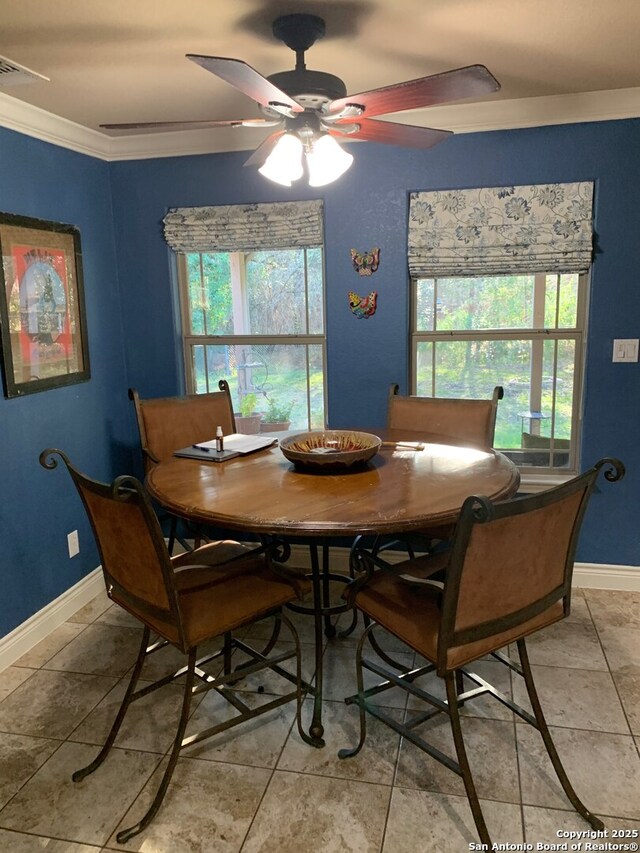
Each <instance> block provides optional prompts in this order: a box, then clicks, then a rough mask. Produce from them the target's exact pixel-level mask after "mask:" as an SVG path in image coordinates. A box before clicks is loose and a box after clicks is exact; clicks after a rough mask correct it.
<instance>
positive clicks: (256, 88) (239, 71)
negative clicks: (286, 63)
mask: <svg viewBox="0 0 640 853" xmlns="http://www.w3.org/2000/svg"><path fill="white" fill-rule="evenodd" d="M187 59H190V60H191V61H192V62H195V63H196V64H197V65H201V66H202V67H203V68H206V70H207V71H210V72H211V73H212V74H215V75H216V77H220V78H222V80H226V81H227V83H231V85H232V86H235V87H236V89H239V90H240V91H241V92H244V94H245V95H248V96H249V97H250V98H252V99H253V100H254V101H257V102H258V103H259V104H262V106H263V107H273V106H274V104H276V105H278V106H284V107H287V112H293V113H301V112H303V110H304V107H301V106H300V104H299V103H297V101H294V100H293V98H290V97H289V95H286V94H285V93H284V92H283V91H282V90H281V89H278V87H277V86H274V85H273V83H270V82H269V81H268V80H267V78H266V77H263V76H262V74H260V73H259V72H258V71H256V70H255V68H252V67H251V66H250V65H247V63H246V62H243V61H242V60H241V59H227V58H226V57H224V56H199V55H197V54H194V53H188V54H187Z"/></svg>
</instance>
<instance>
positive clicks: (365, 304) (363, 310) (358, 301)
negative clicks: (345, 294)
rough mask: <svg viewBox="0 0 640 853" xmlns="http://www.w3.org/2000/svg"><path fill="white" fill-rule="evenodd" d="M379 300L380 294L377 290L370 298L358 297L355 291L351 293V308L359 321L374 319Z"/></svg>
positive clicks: (373, 291) (372, 292)
mask: <svg viewBox="0 0 640 853" xmlns="http://www.w3.org/2000/svg"><path fill="white" fill-rule="evenodd" d="M377 300H378V294H377V293H376V291H375V290H372V291H371V293H370V294H369V295H368V296H358V294H357V293H355V291H353V290H350V291H349V307H350V308H351V312H352V314H354V315H355V316H356V317H357V318H358V320H362V319H367V318H368V317H373V315H374V314H375V313H376V302H377Z"/></svg>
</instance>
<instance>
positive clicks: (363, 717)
mask: <svg viewBox="0 0 640 853" xmlns="http://www.w3.org/2000/svg"><path fill="white" fill-rule="evenodd" d="M372 626H373V623H371V624H370V625H369V627H368V628H365V630H364V632H363V634H362V637H361V638H360V642H359V643H358V648H357V650H356V682H357V687H358V693H357V696H358V700H357V701H358V710H359V712H360V740H359V741H358V743H357V744H356V745H355V746H354V747H353V748H351V749H340V750H338V758H353V756H354V755H357V754H358V753H359V752H360V750H361V749H362V747H363V746H364V742H365V740H366V737H367V712H366V709H365V704H364V702H365V700H364V699H363V698H362V694H363V693H364V676H363V674H362V672H363V670H362V649H363V648H364V643H365V640H366V639H367V637H368V635H369V633H370V631H371V629H372Z"/></svg>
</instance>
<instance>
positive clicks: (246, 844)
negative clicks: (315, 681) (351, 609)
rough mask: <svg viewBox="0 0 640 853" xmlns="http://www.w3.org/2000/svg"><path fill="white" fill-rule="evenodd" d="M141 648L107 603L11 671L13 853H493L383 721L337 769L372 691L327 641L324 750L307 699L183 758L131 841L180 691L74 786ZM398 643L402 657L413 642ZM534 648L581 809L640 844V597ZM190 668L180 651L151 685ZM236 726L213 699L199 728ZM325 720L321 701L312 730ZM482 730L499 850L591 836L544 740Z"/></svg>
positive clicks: (491, 708)
mask: <svg viewBox="0 0 640 853" xmlns="http://www.w3.org/2000/svg"><path fill="white" fill-rule="evenodd" d="M343 618H344V617H343ZM297 624H298V626H299V630H300V633H301V637H302V640H303V652H304V656H305V659H306V661H307V662H308V663H307V667H306V668H307V671H308V669H309V666H310V665H311V664H310V662H311V661H312V660H313V654H312V652H313V647H312V645H311V639H312V633H311V630H310V628H311V626H310V624H309V621H308V620H306V621H305V617H297ZM251 633H252V634H254V635H256V634H259V633H260V626H256V628H255V629H254V630H253V631H252V632H251ZM138 636H139V630H138V628H137V627H136V626H135V624H134V623H133V622H132V620H131V619H130V617H128V616H127V615H126V614H124V613H123V612H122V611H120V610H119V609H118V608H116V607H115V606H113V605H111V603H110V602H109V601H108V599H107V598H106V596H102V595H101V596H99V597H98V598H96V599H95V600H94V601H92V602H91V603H90V604H89V605H87V606H86V607H84V608H83V609H82V610H80V611H79V612H78V613H76V614H75V616H74V617H73V618H72V619H70V620H69V621H68V622H67V623H65V624H64V625H62V626H61V627H60V628H58V629H57V630H56V631H54V632H53V633H52V634H51V635H50V636H49V637H48V638H47V639H46V640H44V641H43V642H41V643H40V644H39V645H38V646H36V647H35V648H34V649H32V650H31V651H30V652H29V653H28V654H27V655H25V656H24V657H23V658H21V659H20V660H19V661H17V663H16V664H15V665H14V666H12V667H10V668H9V669H7V670H5V671H4V672H2V673H0V744H1V746H0V753H1V754H0V851H2V852H3V853H4V851H7V853H31V851H34V853H35V851H43V850H44V851H49V853H90V851H93V853H98V851H105V850H123V849H125V850H129V851H144V853H218V851H220V853H232V851H242V853H270V852H271V851H274V853H275V851H277V853H305V852H306V851H314V853H316V852H317V851H328V853H343V851H349V852H351V851H352V852H353V853H424V851H438V853H447V851H464V850H469V849H470V845H471V844H472V843H473V842H477V837H476V834H475V829H474V825H473V822H472V819H471V814H470V811H469V807H468V805H467V802H466V799H465V797H464V792H463V788H462V785H461V783H460V780H459V779H458V778H457V777H456V776H454V775H453V774H452V773H450V772H449V771H447V770H445V768H443V767H442V766H441V765H439V764H437V763H436V762H434V761H432V760H431V759H429V758H427V757H426V756H425V755H424V754H423V753H420V752H419V751H418V750H416V749H415V747H413V746H412V745H411V744H406V743H402V744H401V743H400V742H399V739H398V737H397V736H396V735H395V734H394V733H393V732H391V731H389V730H388V729H386V728H385V727H383V726H381V725H376V724H375V722H374V723H372V724H370V729H369V737H368V740H367V742H366V745H365V747H364V749H363V750H362V752H361V753H360V754H359V755H358V756H357V757H355V758H353V759H351V760H347V761H341V760H339V759H338V757H337V751H338V749H339V748H341V747H344V746H348V745H350V744H353V743H354V742H355V739H356V737H357V715H356V714H355V713H354V709H353V708H347V706H345V705H344V703H343V702H342V701H341V700H342V697H344V696H345V695H347V694H348V693H350V692H352V691H353V686H354V673H353V650H354V642H355V641H354V639H353V638H349V639H335V640H331V641H327V644H326V652H325V673H326V678H327V682H328V683H327V689H326V701H325V706H324V724H325V737H326V742H327V745H326V747H325V748H324V749H321V750H317V749H313V748H311V747H309V746H306V745H305V744H304V743H303V742H302V741H301V739H300V738H299V736H298V735H297V733H296V731H295V727H294V725H293V722H294V720H293V708H292V706H290V705H289V706H285V707H284V708H280V709H278V710H277V711H275V712H273V713H272V714H271V715H270V716H265V717H263V718H261V719H258V720H255V721H252V722H251V723H249V724H245V726H244V727H242V726H241V727H238V728H237V729H235V730H234V731H232V732H230V733H229V732H228V733H224V734H221V735H218V736H217V738H215V739H213V740H211V741H207V742H205V743H204V744H200V745H198V746H196V747H193V748H192V749H191V750H190V751H187V752H185V753H183V757H182V758H181V759H180V761H179V763H178V767H177V770H176V773H175V776H174V779H173V782H172V784H171V787H170V789H169V792H168V794H167V797H166V800H165V803H164V805H163V807H162V809H161V811H160V812H159V814H158V816H157V818H156V819H155V821H154V822H153V823H152V824H151V826H150V827H149V828H148V829H147V830H146V831H145V832H144V833H143V834H141V835H138V836H136V837H135V838H133V839H132V840H131V841H130V842H129V843H128V844H127V845H125V846H124V847H123V846H122V845H118V844H117V842H116V841H115V833H116V831H117V829H118V828H119V827H122V826H127V825H130V823H132V822H134V821H135V820H136V819H137V818H138V817H139V816H141V814H142V813H143V811H144V809H145V804H146V803H148V802H149V797H150V791H151V792H153V791H154V790H155V784H156V783H157V777H158V772H159V771H160V770H161V769H162V767H163V765H164V760H165V759H164V755H165V753H166V751H167V749H168V747H169V744H170V741H171V737H172V728H173V726H174V725H175V722H176V715H177V708H178V704H179V701H180V691H179V689H178V688H176V687H175V686H171V687H169V688H166V689H165V690H164V695H162V691H161V692H160V693H156V694H154V695H153V696H151V697H147V698H146V699H145V700H142V701H141V702H140V703H138V705H137V706H134V707H133V708H132V711H131V718H130V720H128V722H127V723H126V724H125V726H124V727H123V731H122V732H121V734H120V736H119V739H118V741H117V742H116V747H115V748H114V749H113V751H112V753H111V755H110V756H109V758H108V759H107V761H106V762H105V764H103V765H102V767H101V768H100V769H99V770H98V771H96V773H94V774H93V775H91V776H89V777H88V778H87V779H85V780H84V781H82V782H81V783H79V784H74V783H72V782H71V779H70V777H71V773H72V772H73V770H75V769H77V768H79V767H82V766H84V765H85V764H86V763H88V762H89V761H90V760H91V759H92V758H93V757H94V755H95V754H96V751H97V747H96V745H97V744H100V743H101V742H102V740H103V738H104V736H105V733H106V731H107V729H108V726H109V724H110V722H111V719H112V718H113V715H114V713H115V708H116V707H117V703H118V700H119V697H120V696H121V694H122V691H123V689H124V681H123V678H124V676H125V674H126V672H127V671H128V670H129V669H130V666H131V664H132V661H133V659H134V656H135V653H136V645H137V642H138ZM389 647H390V648H395V649H396V650H397V652H398V653H399V654H401V651H400V649H399V648H398V645H397V642H393V641H390V643H389ZM529 647H530V657H531V661H532V664H533V665H534V668H535V675H536V676H537V679H538V685H539V690H540V694H541V698H542V702H543V706H544V707H545V708H546V710H547V714H548V721H549V723H550V725H551V726H552V731H553V734H554V737H555V739H556V744H557V746H558V749H559V751H560V753H561V756H562V758H563V760H564V761H565V766H566V767H567V770H568V772H569V776H570V777H571V778H572V780H573V782H574V785H575V787H576V789H577V791H578V793H579V795H581V796H582V797H583V798H584V800H585V802H586V804H587V805H588V806H589V807H590V808H591V809H592V810H593V811H594V812H596V813H597V814H599V815H600V816H601V817H602V819H603V820H604V823H605V826H606V827H607V830H608V831H609V833H611V832H612V831H613V830H614V829H615V830H621V829H625V830H629V831H630V832H632V833H633V832H634V831H635V832H638V831H640V756H639V747H640V593H624V592H613V591H596V590H585V591H583V592H577V593H576V595H575V596H574V606H573V610H572V614H571V617H570V618H569V619H568V620H566V621H565V622H563V623H560V624H558V625H556V626H553V627H551V628H550V629H548V630H547V631H546V632H543V633H541V634H539V635H537V636H536V637H535V638H533V639H532V640H531V641H530V644H529ZM180 660H181V659H180V657H179V656H178V655H177V654H176V653H174V652H172V651H170V650H165V651H164V652H162V653H161V654H160V655H159V656H158V657H157V659H156V660H155V661H153V666H149V667H147V669H146V670H145V672H144V673H143V677H146V678H147V679H152V678H155V677H156V676H157V675H158V673H162V672H166V671H170V670H171V668H173V667H175V665H176V663H178V662H179V661H180ZM407 660H408V661H411V658H410V657H409V658H407ZM478 669H479V670H480V671H482V674H486V677H488V678H490V677H491V676H493V675H495V674H496V672H497V675H496V678H497V679H498V680H499V681H500V684H501V687H502V689H504V690H507V691H509V690H511V689H513V692H514V694H515V696H516V698H517V700H518V701H521V702H522V703H523V704H525V699H524V697H523V696H522V690H521V689H520V686H519V685H514V686H513V688H512V686H511V683H510V682H511V679H510V676H509V673H508V672H507V673H506V678H505V672H504V671H503V668H502V667H501V666H500V665H498V664H495V663H491V662H486V663H482V664H481V665H479V667H478ZM514 680H515V676H514ZM388 705H389V707H390V710H389V713H390V714H397V715H402V714H403V713H404V708H403V703H402V702H400V701H398V699H397V695H395V696H393V695H391V694H390V699H389V701H388ZM219 712H220V708H219V700H218V697H214V696H213V695H211V694H209V695H208V696H207V697H206V699H204V700H203V701H202V702H201V703H200V704H199V705H198V706H197V708H196V709H195V711H194V715H195V716H196V717H198V720H200V721H201V720H202V719H206V718H212V717H214V716H215V715H216V714H217V713H219ZM309 712H310V707H309V703H308V702H307V706H306V708H305V717H306V719H307V720H308V718H309ZM428 726H429V728H430V729H431V736H432V739H433V740H434V741H435V742H436V743H437V744H440V745H442V746H443V747H444V748H449V747H450V746H451V736H450V734H449V733H448V732H447V728H446V722H445V723H441V722H439V721H438V722H435V721H430V723H429V724H428ZM464 729H465V733H466V735H467V738H468V748H469V752H470V758H471V763H472V768H473V770H474V773H475V776H476V782H477V787H478V790H479V795H480V797H481V798H482V802H483V808H484V811H485V815H486V819H487V823H488V825H489V829H490V832H491V833H492V836H493V840H494V841H495V842H498V843H500V842H502V843H509V844H523V843H529V844H533V845H534V849H535V845H536V844H537V843H545V842H548V843H553V842H555V843H559V842H561V841H562V839H559V838H558V836H557V833H558V832H559V831H562V830H565V831H569V830H586V829H588V828H589V827H588V825H587V824H586V823H584V822H583V821H582V820H581V818H580V817H578V816H577V815H576V814H575V813H574V812H573V811H572V809H571V806H570V804H569V803H568V801H567V800H566V798H565V796H564V794H563V793H562V792H561V790H560V788H559V786H558V783H557V782H556V780H555V777H554V775H553V771H552V769H551V767H550V764H549V761H548V759H547V758H546V754H545V753H544V752H543V749H542V746H541V740H540V737H539V735H538V733H537V732H535V731H534V730H532V729H530V728H529V727H528V726H526V725H524V724H522V723H521V722H514V719H513V717H512V715H511V713H510V712H508V711H506V710H505V708H504V707H502V706H500V705H498V704H489V702H488V701H487V700H486V698H485V699H481V700H478V701H477V702H476V703H475V704H474V703H470V704H468V705H467V706H466V707H465V709H464ZM608 840H609V841H615V840H616V839H614V838H612V837H610V838H609V839H608ZM628 840H632V839H628ZM582 849H584V847H583V848H582Z"/></svg>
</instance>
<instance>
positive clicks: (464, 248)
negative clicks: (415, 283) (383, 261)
mask: <svg viewBox="0 0 640 853" xmlns="http://www.w3.org/2000/svg"><path fill="white" fill-rule="evenodd" d="M592 206H593V183H592V182H581V183H569V184H534V185H529V186H506V187H482V188H478V189H470V190H438V191H436V192H415V193H411V196H410V204H409V270H410V272H411V275H412V277H414V278H426V277H433V276H439V277H440V278H443V277H453V276H473V275H476V276H478V275H506V274H509V273H519V272H522V273H525V272H526V273H529V272H586V271H587V270H588V269H589V267H590V265H591V260H592V235H593V226H592V215H593V214H592Z"/></svg>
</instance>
